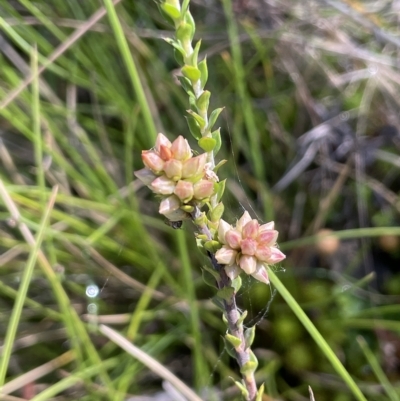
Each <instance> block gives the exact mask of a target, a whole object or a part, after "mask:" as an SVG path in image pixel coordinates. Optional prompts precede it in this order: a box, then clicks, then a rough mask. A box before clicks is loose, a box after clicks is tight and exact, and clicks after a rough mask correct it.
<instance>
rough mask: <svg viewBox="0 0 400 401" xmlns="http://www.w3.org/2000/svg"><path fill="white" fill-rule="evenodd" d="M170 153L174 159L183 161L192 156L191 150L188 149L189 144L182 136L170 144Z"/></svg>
mask: <svg viewBox="0 0 400 401" xmlns="http://www.w3.org/2000/svg"><path fill="white" fill-rule="evenodd" d="M171 151H172V155H173V158H174V159H178V160H180V161H185V160H187V159H189V158H190V157H191V156H192V150H191V149H190V146H189V143H188V141H187V140H186V139H184V138H183V136H182V135H179V136H178V138H176V139H175V141H174V142H172V146H171Z"/></svg>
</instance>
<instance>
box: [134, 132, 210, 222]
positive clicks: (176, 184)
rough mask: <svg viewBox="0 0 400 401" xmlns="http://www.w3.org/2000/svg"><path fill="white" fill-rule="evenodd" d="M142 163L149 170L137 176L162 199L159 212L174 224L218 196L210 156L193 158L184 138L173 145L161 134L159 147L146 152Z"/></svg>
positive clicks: (144, 169)
mask: <svg viewBox="0 0 400 401" xmlns="http://www.w3.org/2000/svg"><path fill="white" fill-rule="evenodd" d="M142 160H143V163H144V165H145V166H146V167H145V168H143V169H142V170H139V171H135V175H136V177H137V178H139V180H140V181H142V182H143V183H144V184H145V185H147V186H148V187H149V188H150V189H151V190H152V191H153V192H154V193H155V194H157V195H161V196H162V201H161V203H160V209H159V212H160V213H161V214H163V215H164V216H165V217H166V218H167V219H168V220H170V221H180V220H184V219H185V218H187V217H188V214H187V211H188V210H190V205H192V204H193V203H200V202H204V201H205V200H207V199H208V198H209V197H210V196H211V195H212V194H213V193H214V182H215V181H216V176H215V174H214V173H213V172H212V171H208V169H207V163H206V162H207V153H203V154H201V155H199V156H195V157H193V154H192V150H191V149H190V146H189V144H188V142H187V140H186V139H184V138H183V136H178V138H176V139H175V140H174V141H173V142H172V143H171V142H170V141H169V140H168V138H167V137H166V136H165V135H163V134H158V136H157V140H156V145H155V147H154V148H153V149H151V150H144V151H142ZM185 205H186V208H185V207H184V208H183V209H185V210H183V209H182V207H183V206H185Z"/></svg>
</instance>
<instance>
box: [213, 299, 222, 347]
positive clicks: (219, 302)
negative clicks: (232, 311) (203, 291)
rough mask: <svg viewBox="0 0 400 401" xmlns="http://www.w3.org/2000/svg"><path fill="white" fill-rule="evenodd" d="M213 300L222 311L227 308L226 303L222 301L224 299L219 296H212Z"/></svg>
mask: <svg viewBox="0 0 400 401" xmlns="http://www.w3.org/2000/svg"><path fill="white" fill-rule="evenodd" d="M211 302H212V303H213V304H214V305H215V306H216V307H217V308H218V309H219V310H221V311H222V312H223V311H224V310H225V306H224V303H223V302H222V300H221V299H220V298H218V297H212V298H211ZM224 340H225V339H224Z"/></svg>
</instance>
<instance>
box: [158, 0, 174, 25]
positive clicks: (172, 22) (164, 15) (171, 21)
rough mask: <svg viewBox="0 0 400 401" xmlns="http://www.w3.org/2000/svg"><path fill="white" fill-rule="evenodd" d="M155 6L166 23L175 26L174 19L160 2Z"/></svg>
mask: <svg viewBox="0 0 400 401" xmlns="http://www.w3.org/2000/svg"><path fill="white" fill-rule="evenodd" d="M157 7H158V11H160V14H161V15H162V17H163V18H164V19H165V20H166V21H167V22H168V24H170V25H172V26H173V27H175V22H174V20H173V19H172V18H171V17H170V16H169V15H168V14H167V13H166V12H165V11H164V10H163V9H162V8H161V4H157Z"/></svg>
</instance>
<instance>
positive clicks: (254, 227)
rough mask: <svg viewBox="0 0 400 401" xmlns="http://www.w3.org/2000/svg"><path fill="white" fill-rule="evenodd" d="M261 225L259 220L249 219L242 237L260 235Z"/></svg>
mask: <svg viewBox="0 0 400 401" xmlns="http://www.w3.org/2000/svg"><path fill="white" fill-rule="evenodd" d="M259 227H260V225H259V224H258V221H257V220H255V219H253V220H251V221H249V222H248V223H247V224H246V225H245V226H244V227H243V229H242V237H243V238H253V239H255V238H257V235H258V229H259Z"/></svg>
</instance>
